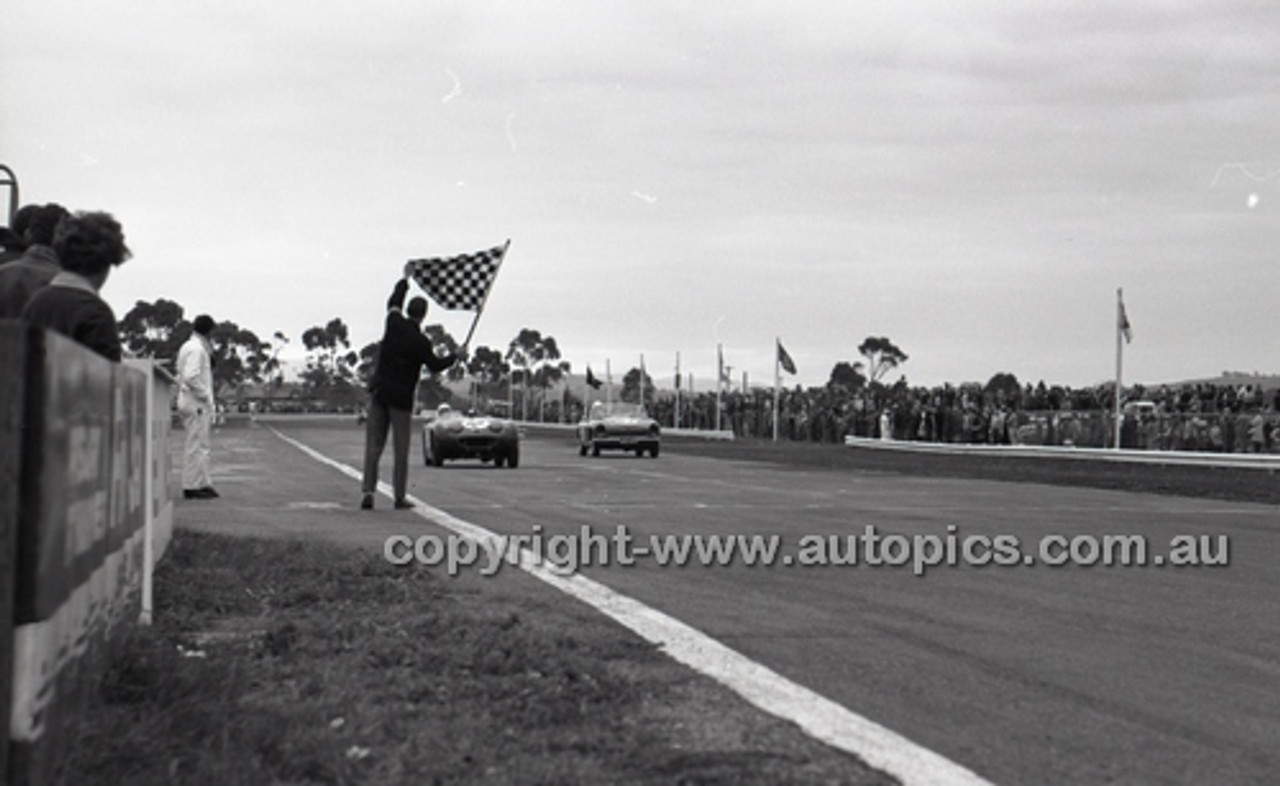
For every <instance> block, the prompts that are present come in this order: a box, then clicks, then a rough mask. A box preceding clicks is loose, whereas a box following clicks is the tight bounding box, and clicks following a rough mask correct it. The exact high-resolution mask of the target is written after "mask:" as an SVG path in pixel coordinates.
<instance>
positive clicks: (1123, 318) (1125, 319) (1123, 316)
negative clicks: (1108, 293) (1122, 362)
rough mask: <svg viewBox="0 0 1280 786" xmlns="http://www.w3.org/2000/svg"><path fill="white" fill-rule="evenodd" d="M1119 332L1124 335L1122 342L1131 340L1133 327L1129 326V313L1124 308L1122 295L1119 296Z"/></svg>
mask: <svg viewBox="0 0 1280 786" xmlns="http://www.w3.org/2000/svg"><path fill="white" fill-rule="evenodd" d="M1120 333H1121V335H1123V336H1124V343H1126V344H1128V343H1129V342H1131V341H1133V328H1131V327H1130V326H1129V314H1128V313H1126V312H1125V310H1124V297H1123V296H1122V297H1121V298H1120Z"/></svg>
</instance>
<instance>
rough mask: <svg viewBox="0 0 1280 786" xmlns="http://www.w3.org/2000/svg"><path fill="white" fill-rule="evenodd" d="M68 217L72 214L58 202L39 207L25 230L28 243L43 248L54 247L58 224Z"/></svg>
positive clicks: (32, 214) (33, 212)
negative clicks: (54, 236)
mask: <svg viewBox="0 0 1280 786" xmlns="http://www.w3.org/2000/svg"><path fill="white" fill-rule="evenodd" d="M68 215H70V212H69V211H68V210H67V209H66V208H65V207H63V206H62V205H59V204H57V203H56V202H50V203H49V204H47V205H39V206H38V207H36V209H35V210H34V211H32V213H31V217H30V220H29V222H28V223H27V225H26V227H25V229H24V232H25V235H26V238H27V242H28V243H32V244H39V245H42V246H51V245H53V235H54V232H55V231H56V230H57V228H58V222H60V221H62V219H64V218H66V217H67V216H68Z"/></svg>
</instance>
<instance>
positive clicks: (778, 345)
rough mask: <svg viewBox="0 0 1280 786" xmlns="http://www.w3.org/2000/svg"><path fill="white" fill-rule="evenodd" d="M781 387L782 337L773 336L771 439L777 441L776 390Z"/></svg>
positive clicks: (777, 394)
mask: <svg viewBox="0 0 1280 786" xmlns="http://www.w3.org/2000/svg"><path fill="white" fill-rule="evenodd" d="M781 387H782V339H781V338H778V337H777V336H774V337H773V441H774V442H777V441H778V397H779V395H780V394H779V393H778V391H779V390H780V389H781Z"/></svg>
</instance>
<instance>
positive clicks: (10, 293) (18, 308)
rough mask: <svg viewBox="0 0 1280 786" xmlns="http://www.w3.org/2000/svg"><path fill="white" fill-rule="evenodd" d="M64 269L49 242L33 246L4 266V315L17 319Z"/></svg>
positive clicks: (0, 295)
mask: <svg viewBox="0 0 1280 786" xmlns="http://www.w3.org/2000/svg"><path fill="white" fill-rule="evenodd" d="M61 272H62V266H61V265H59V264H58V257H57V255H56V254H54V253H53V249H52V248H49V247H48V246H38V245H37V246H31V247H30V248H28V249H27V251H26V253H25V254H23V255H22V256H21V257H19V258H18V259H16V260H14V261H13V262H10V263H9V264H7V265H4V266H3V267H0V319H17V318H18V317H20V316H22V309H23V308H25V307H26V305H27V301H28V300H30V299H31V296H32V295H34V294H35V293H36V292H37V291H38V290H40V289H43V288H44V287H45V286H47V285H48V283H49V282H50V281H52V280H53V277H54V276H56V275H58V274H59V273H61Z"/></svg>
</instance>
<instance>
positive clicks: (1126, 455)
mask: <svg viewBox="0 0 1280 786" xmlns="http://www.w3.org/2000/svg"><path fill="white" fill-rule="evenodd" d="M844 444H845V445H847V446H849V447H854V448H865V449H871V450H890V451H899V452H904V453H905V452H910V453H934V454H943V455H952V456H962V455H970V456H972V455H983V456H1006V457H1009V458H1066V459H1087V460H1090V461H1120V462H1128V463H1136V464H1165V465H1173V464H1181V465H1188V466H1196V467H1241V468H1248V469H1267V470H1272V471H1275V470H1280V455H1276V454H1269V453H1194V452H1189V451H1186V452H1184V451H1172V450H1168V451H1166V450H1131V449H1127V448H1125V449H1121V450H1114V449H1111V448H1078V447H1064V446H1061V445H969V444H964V443H948V442H909V441H898V440H883V439H871V438H869V437H852V436H850V437H845V438H844Z"/></svg>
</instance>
